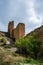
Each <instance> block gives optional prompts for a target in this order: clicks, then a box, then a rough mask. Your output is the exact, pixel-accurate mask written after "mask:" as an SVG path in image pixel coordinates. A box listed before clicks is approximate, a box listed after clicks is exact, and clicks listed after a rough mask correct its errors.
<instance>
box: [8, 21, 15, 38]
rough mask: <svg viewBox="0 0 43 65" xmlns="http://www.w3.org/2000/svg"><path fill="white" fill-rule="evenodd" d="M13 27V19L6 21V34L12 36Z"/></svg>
mask: <svg viewBox="0 0 43 65" xmlns="http://www.w3.org/2000/svg"><path fill="white" fill-rule="evenodd" d="M13 29H14V21H10V22H9V23H8V35H9V37H11V38H12V31H13Z"/></svg>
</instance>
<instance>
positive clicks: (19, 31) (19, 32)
mask: <svg viewBox="0 0 43 65" xmlns="http://www.w3.org/2000/svg"><path fill="white" fill-rule="evenodd" d="M24 36H25V24H23V23H19V24H18V25H17V27H16V28H15V29H13V39H16V40H17V39H21V38H23V37H24Z"/></svg>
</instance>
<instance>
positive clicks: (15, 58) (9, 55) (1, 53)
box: [0, 47, 40, 65]
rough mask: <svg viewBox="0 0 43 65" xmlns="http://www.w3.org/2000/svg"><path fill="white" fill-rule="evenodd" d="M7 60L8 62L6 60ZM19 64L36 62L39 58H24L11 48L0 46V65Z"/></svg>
mask: <svg viewBox="0 0 43 65" xmlns="http://www.w3.org/2000/svg"><path fill="white" fill-rule="evenodd" d="M7 61H8V62H7ZM1 62H2V64H1ZM10 63H11V65H12V64H13V65H19V63H23V64H38V63H40V61H39V60H35V59H32V58H26V57H23V56H21V55H19V54H16V53H15V50H14V49H13V48H4V47H1V48H0V64H1V65H10Z"/></svg>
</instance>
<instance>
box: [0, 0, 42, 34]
mask: <svg viewBox="0 0 43 65" xmlns="http://www.w3.org/2000/svg"><path fill="white" fill-rule="evenodd" d="M12 20H14V24H15V27H16V26H17V24H18V23H19V22H23V23H25V25H26V34H27V33H29V32H30V31H32V30H34V29H35V28H37V27H39V26H41V25H43V0H0V30H1V31H7V28H8V22H9V21H12Z"/></svg>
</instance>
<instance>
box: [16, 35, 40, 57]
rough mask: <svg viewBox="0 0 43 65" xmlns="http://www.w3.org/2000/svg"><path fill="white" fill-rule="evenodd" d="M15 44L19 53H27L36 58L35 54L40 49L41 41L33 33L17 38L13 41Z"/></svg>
mask: <svg viewBox="0 0 43 65" xmlns="http://www.w3.org/2000/svg"><path fill="white" fill-rule="evenodd" d="M15 46H17V47H18V51H19V53H22V54H26V55H27V54H29V55H30V56H32V55H34V58H37V54H38V52H39V50H40V46H41V42H40V40H39V39H38V38H37V36H35V35H34V36H28V37H27V38H23V39H20V40H17V41H16V42H15Z"/></svg>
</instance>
